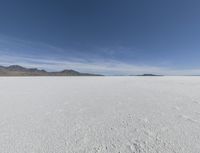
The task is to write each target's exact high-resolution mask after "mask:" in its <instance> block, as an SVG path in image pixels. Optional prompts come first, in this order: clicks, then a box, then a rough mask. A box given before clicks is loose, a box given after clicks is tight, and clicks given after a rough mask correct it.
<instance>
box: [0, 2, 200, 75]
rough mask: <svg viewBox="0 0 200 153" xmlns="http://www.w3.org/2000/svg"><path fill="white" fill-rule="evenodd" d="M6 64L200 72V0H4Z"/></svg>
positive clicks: (0, 33)
mask: <svg viewBox="0 0 200 153" xmlns="http://www.w3.org/2000/svg"><path fill="white" fill-rule="evenodd" d="M0 2H1V5H0V64H1V65H11V64H20V65H23V66H27V67H38V68H42V69H46V70H49V71H52V70H61V69H75V70H78V71H82V72H92V73H102V74H108V75H110V74H118V75H120V74H122V75H128V74H142V73H159V74H165V75H182V74H184V75H186V74H200V62H199V58H200V43H199V40H200V20H199V19H200V9H199V8H200V1H198V0H190V1H189V0H151V1H149V0H84V1H83V0H58V1H55V0H29V1H27V0H18V1H16V0H0Z"/></svg>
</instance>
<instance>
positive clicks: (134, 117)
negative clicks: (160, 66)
mask: <svg viewBox="0 0 200 153" xmlns="http://www.w3.org/2000/svg"><path fill="white" fill-rule="evenodd" d="M0 152H1V153H199V152H200V77H7V78H6V77H1V78H0Z"/></svg>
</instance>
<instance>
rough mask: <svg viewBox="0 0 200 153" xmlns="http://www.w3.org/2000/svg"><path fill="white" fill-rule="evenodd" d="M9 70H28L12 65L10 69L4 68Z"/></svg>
mask: <svg viewBox="0 0 200 153" xmlns="http://www.w3.org/2000/svg"><path fill="white" fill-rule="evenodd" d="M4 68H6V69H8V70H11V71H21V70H23V71H24V70H26V68H24V67H22V66H19V65H10V66H8V67H4Z"/></svg>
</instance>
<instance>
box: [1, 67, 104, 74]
mask: <svg viewBox="0 0 200 153" xmlns="http://www.w3.org/2000/svg"><path fill="white" fill-rule="evenodd" d="M0 76H101V75H99V74H90V73H81V72H78V71H75V70H63V71H59V72H47V71H45V70H39V69H37V68H25V67H22V66H19V65H11V66H7V67H6V66H0Z"/></svg>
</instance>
